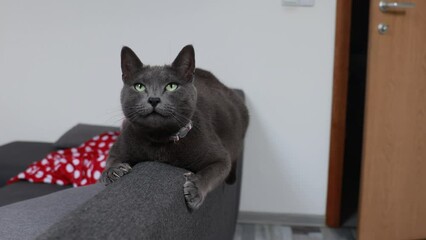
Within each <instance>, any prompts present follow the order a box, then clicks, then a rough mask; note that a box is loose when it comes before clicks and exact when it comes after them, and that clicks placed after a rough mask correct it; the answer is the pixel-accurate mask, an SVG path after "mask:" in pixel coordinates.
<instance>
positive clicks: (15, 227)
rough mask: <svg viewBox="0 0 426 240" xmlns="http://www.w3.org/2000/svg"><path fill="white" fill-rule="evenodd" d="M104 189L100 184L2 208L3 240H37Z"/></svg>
mask: <svg viewBox="0 0 426 240" xmlns="http://www.w3.org/2000/svg"><path fill="white" fill-rule="evenodd" d="M17 184H18V185H19V183H17ZM14 185H15V184H14ZM38 185H45V186H54V185H48V184H38ZM104 188H105V187H104V186H103V185H100V184H95V185H90V186H86V187H79V188H71V189H67V190H63V191H60V192H56V193H53V194H48V195H45V196H42V197H38V198H34V199H30V200H27V201H21V202H17V203H14V204H10V205H7V206H4V207H0V239H20V240H25V239H34V238H35V237H36V236H37V235H39V234H40V233H42V232H44V231H46V229H48V227H50V226H51V225H52V224H54V223H55V222H57V221H58V220H59V219H60V218H62V217H63V216H64V215H66V214H67V213H69V212H70V211H72V210H74V209H75V208H77V207H78V206H79V205H81V204H82V203H84V202H85V201H87V200H88V199H90V198H92V197H93V196H94V195H95V194H96V193H98V192H99V191H101V190H102V189H104ZM27 189H30V188H27ZM81 239H86V238H81Z"/></svg>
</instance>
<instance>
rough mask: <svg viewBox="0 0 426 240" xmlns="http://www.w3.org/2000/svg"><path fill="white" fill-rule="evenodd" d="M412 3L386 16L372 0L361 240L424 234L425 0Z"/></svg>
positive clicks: (425, 140) (418, 237)
mask: <svg viewBox="0 0 426 240" xmlns="http://www.w3.org/2000/svg"><path fill="white" fill-rule="evenodd" d="M400 1H401V2H407V1H404V0H400ZM411 2H413V3H415V4H416V6H415V7H414V8H408V9H405V10H398V11H391V12H386V13H383V12H381V11H380V10H379V7H378V6H379V0H372V1H371V6H370V27H369V51H368V70H367V89H366V91H367V92H366V112H365V113H366V116H365V129H364V131H365V132H364V144H363V147H364V150H363V162H362V165H363V166H362V174H361V196H360V216H359V224H358V226H359V232H358V236H359V239H361V240H370V239H372V240H392V239H398V240H400V239H426V1H425V0H411ZM380 23H385V24H387V25H388V26H389V28H388V30H387V32H385V33H383V34H380V33H379V32H378V28H377V26H378V25H379V24H380Z"/></svg>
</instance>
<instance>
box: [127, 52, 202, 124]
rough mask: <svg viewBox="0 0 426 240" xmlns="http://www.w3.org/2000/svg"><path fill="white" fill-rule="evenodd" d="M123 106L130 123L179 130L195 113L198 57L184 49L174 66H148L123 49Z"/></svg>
mask: <svg viewBox="0 0 426 240" xmlns="http://www.w3.org/2000/svg"><path fill="white" fill-rule="evenodd" d="M121 70H122V74H123V75H122V79H123V83H124V86H123V89H122V91H121V106H122V110H123V113H124V116H125V117H126V119H127V120H128V121H130V123H132V124H136V125H138V126H141V127H142V128H143V129H146V130H147V131H177V130H179V129H180V128H181V127H184V126H185V125H186V124H187V123H188V122H189V121H190V119H191V118H192V115H193V114H194V111H195V106H196V99H197V91H196V88H195V86H194V71H195V56H194V48H193V47H192V46H191V45H188V46H185V47H184V48H183V49H182V50H181V51H180V53H179V54H178V56H177V57H176V59H175V60H174V61H173V63H172V64H171V65H165V66H147V65H144V64H143V63H142V62H141V61H140V60H139V58H138V57H137V56H136V54H135V53H134V52H133V51H132V50H131V49H130V48H128V47H123V49H122V50H121Z"/></svg>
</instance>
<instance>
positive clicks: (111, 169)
mask: <svg viewBox="0 0 426 240" xmlns="http://www.w3.org/2000/svg"><path fill="white" fill-rule="evenodd" d="M117 145H118V144H114V145H113V146H112V148H111V150H110V152H109V156H108V159H107V160H106V166H105V170H104V171H103V172H102V175H101V178H100V180H99V181H100V182H101V183H103V184H105V185H108V184H111V183H113V182H115V181H117V180H118V179H120V178H121V177H122V176H124V175H126V174H128V173H129V172H130V171H131V170H132V167H131V166H130V165H129V164H128V163H125V162H123V161H122V157H118V156H120V155H122V154H119V148H118V146H117Z"/></svg>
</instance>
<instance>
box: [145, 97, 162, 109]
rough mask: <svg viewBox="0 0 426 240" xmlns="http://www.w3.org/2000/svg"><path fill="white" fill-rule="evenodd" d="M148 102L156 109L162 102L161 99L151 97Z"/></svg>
mask: <svg viewBox="0 0 426 240" xmlns="http://www.w3.org/2000/svg"><path fill="white" fill-rule="evenodd" d="M148 102H149V103H150V104H151V105H152V106H153V107H156V106H157V105H158V103H160V102H161V99H160V98H159V97H150V98H148Z"/></svg>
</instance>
